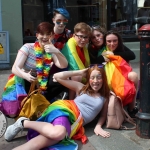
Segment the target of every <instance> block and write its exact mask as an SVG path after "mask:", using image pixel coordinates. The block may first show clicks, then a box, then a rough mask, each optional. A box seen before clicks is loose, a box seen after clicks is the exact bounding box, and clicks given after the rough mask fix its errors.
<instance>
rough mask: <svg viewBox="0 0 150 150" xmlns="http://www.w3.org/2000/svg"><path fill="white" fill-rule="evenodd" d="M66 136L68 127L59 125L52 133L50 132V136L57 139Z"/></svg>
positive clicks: (59, 139)
mask: <svg viewBox="0 0 150 150" xmlns="http://www.w3.org/2000/svg"><path fill="white" fill-rule="evenodd" d="M65 136H66V128H65V127H59V126H55V127H54V130H53V131H51V133H50V134H49V138H52V139H54V140H57V141H61V140H63V139H64V138H65Z"/></svg>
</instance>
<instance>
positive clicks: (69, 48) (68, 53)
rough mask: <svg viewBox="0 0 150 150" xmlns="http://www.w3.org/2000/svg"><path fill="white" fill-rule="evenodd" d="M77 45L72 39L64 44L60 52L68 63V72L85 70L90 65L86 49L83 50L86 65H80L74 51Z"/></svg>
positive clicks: (80, 62) (79, 60)
mask: <svg viewBox="0 0 150 150" xmlns="http://www.w3.org/2000/svg"><path fill="white" fill-rule="evenodd" d="M76 46H77V43H76V41H75V39H74V38H73V37H72V38H70V39H69V40H68V42H67V43H66V44H65V46H64V47H63V49H62V50H61V52H62V54H63V55H64V56H65V57H66V59H67V61H68V69H69V70H81V69H84V68H87V67H88V66H89V65H90V58H89V53H88V50H87V48H86V47H84V48H83V51H84V56H85V60H86V63H85V65H84V64H83V63H82V61H81V59H80V58H79V56H78V53H77V50H76Z"/></svg>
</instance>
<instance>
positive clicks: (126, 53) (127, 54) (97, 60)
mask: <svg viewBox="0 0 150 150" xmlns="http://www.w3.org/2000/svg"><path fill="white" fill-rule="evenodd" d="M88 50H89V56H90V61H91V64H101V63H103V62H105V59H104V57H103V56H102V55H100V56H98V57H97V55H98V51H96V50H92V49H90V48H89V49H88ZM113 53H114V55H119V56H121V57H122V58H123V59H124V60H126V61H127V62H129V61H130V60H134V59H135V54H134V52H133V51H131V50H130V49H129V48H128V47H126V46H125V45H123V51H117V52H113Z"/></svg>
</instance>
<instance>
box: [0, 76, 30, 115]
mask: <svg viewBox="0 0 150 150" xmlns="http://www.w3.org/2000/svg"><path fill="white" fill-rule="evenodd" d="M26 96H27V93H26V91H25V89H24V79H22V78H20V77H18V76H15V75H14V74H11V75H10V76H9V77H8V82H7V83H6V85H5V87H4V91H3V93H2V102H1V103H0V110H1V111H2V112H3V113H4V114H5V115H13V114H16V115H18V114H19V112H20V109H21V105H20V104H21V101H22V100H23V99H24V98H25V97H26Z"/></svg>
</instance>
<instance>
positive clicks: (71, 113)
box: [27, 100, 87, 150]
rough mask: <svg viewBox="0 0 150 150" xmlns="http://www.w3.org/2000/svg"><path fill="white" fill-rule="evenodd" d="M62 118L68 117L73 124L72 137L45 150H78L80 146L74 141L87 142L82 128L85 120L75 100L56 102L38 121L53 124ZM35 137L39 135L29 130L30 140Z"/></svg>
mask: <svg viewBox="0 0 150 150" xmlns="http://www.w3.org/2000/svg"><path fill="white" fill-rule="evenodd" d="M60 116H67V117H68V119H69V121H70V123H71V134H70V137H68V136H66V138H65V139H64V140H62V141H61V142H59V143H58V144H55V145H53V146H50V147H48V148H45V149H43V150H66V149H71V150H77V149H78V145H77V144H76V143H75V142H74V140H73V139H76V140H81V141H82V143H85V142H86V141H87V137H86V136H85V135H84V128H83V126H82V124H83V118H82V117H81V114H80V112H79V110H78V108H77V106H76V104H75V103H74V101H73V100H58V101H55V102H54V103H52V104H51V105H50V106H49V107H48V108H47V109H46V110H45V112H44V113H43V114H42V116H41V117H40V118H39V119H38V120H37V121H42V122H52V121H53V120H54V119H55V118H57V117H60ZM34 135H36V136H37V135H38V134H35V133H34V131H33V130H29V132H28V135H27V136H28V139H31V138H33V137H35V136H34Z"/></svg>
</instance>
